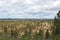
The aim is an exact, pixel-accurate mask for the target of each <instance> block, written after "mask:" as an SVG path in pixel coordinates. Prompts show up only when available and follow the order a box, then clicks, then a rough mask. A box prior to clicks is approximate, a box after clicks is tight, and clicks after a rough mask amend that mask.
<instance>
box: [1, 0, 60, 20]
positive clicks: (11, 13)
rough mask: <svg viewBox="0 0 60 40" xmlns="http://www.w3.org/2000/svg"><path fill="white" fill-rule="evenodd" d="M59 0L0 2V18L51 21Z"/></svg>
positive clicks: (6, 0) (3, 0)
mask: <svg viewBox="0 0 60 40" xmlns="http://www.w3.org/2000/svg"><path fill="white" fill-rule="evenodd" d="M59 10H60V0H0V18H28V19H33V18H34V19H53V18H54V17H55V15H56V13H57V12H58V11H59Z"/></svg>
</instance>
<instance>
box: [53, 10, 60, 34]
mask: <svg viewBox="0 0 60 40" xmlns="http://www.w3.org/2000/svg"><path fill="white" fill-rule="evenodd" d="M54 26H55V27H56V31H55V32H56V34H60V11H59V12H58V13H57V16H56V17H55V19H54Z"/></svg>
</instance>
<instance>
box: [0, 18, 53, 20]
mask: <svg viewBox="0 0 60 40" xmlns="http://www.w3.org/2000/svg"><path fill="white" fill-rule="evenodd" d="M0 20H53V19H19V18H0Z"/></svg>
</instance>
